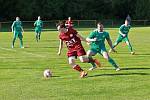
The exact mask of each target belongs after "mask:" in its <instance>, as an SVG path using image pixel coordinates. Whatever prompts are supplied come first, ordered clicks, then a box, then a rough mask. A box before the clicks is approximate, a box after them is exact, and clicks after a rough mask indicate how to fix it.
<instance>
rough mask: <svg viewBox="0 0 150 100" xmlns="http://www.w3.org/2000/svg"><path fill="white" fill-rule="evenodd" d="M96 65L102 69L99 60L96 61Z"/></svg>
mask: <svg viewBox="0 0 150 100" xmlns="http://www.w3.org/2000/svg"><path fill="white" fill-rule="evenodd" d="M94 63H95V64H96V65H97V67H101V63H100V62H99V61H98V60H97V59H94Z"/></svg>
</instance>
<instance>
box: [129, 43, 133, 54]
mask: <svg viewBox="0 0 150 100" xmlns="http://www.w3.org/2000/svg"><path fill="white" fill-rule="evenodd" d="M128 49H129V50H130V52H132V51H133V50H132V46H131V44H130V42H129V45H128Z"/></svg>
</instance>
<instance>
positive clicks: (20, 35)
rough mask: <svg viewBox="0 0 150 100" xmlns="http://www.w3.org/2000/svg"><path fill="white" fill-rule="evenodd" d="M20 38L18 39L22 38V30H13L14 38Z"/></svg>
mask: <svg viewBox="0 0 150 100" xmlns="http://www.w3.org/2000/svg"><path fill="white" fill-rule="evenodd" d="M17 37H18V38H20V39H22V38H23V35H22V32H20V31H15V32H14V38H17Z"/></svg>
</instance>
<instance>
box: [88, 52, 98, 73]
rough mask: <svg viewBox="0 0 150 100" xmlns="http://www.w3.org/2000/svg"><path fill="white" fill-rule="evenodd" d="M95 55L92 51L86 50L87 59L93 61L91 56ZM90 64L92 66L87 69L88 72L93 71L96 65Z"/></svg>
mask: <svg viewBox="0 0 150 100" xmlns="http://www.w3.org/2000/svg"><path fill="white" fill-rule="evenodd" d="M96 53H97V52H94V51H93V50H88V51H87V54H86V55H87V57H88V58H89V59H93V58H92V56H95V55H96ZM91 64H92V67H91V68H89V70H94V69H95V68H96V64H95V63H94V62H91ZM99 65H100V63H99Z"/></svg>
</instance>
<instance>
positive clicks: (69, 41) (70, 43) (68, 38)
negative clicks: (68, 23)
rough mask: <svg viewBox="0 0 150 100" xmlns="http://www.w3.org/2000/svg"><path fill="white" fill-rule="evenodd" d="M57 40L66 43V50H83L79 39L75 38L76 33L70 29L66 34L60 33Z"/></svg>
mask: <svg viewBox="0 0 150 100" xmlns="http://www.w3.org/2000/svg"><path fill="white" fill-rule="evenodd" d="M59 38H60V39H61V40H62V41H64V42H65V43H66V45H67V47H68V50H78V49H81V48H83V47H82V44H81V40H80V38H78V37H77V31H76V30H74V29H72V28H69V29H68V31H67V32H66V33H60V35H59Z"/></svg>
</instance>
